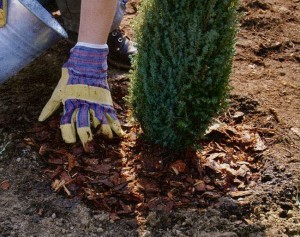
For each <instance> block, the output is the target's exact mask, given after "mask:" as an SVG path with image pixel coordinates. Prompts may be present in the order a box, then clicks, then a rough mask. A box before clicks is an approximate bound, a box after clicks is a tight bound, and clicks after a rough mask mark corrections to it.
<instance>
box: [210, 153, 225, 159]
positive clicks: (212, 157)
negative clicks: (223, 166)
mask: <svg viewBox="0 0 300 237" xmlns="http://www.w3.org/2000/svg"><path fill="white" fill-rule="evenodd" d="M225 156H226V154H225V153H224V152H220V153H213V154H211V155H210V156H209V157H207V160H215V159H216V158H224V157H225Z"/></svg>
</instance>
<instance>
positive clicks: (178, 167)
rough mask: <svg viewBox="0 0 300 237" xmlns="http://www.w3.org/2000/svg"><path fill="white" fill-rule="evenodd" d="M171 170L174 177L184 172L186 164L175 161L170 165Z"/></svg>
mask: <svg viewBox="0 0 300 237" xmlns="http://www.w3.org/2000/svg"><path fill="white" fill-rule="evenodd" d="M171 169H172V170H173V171H174V173H175V174H176V175H178V174H179V173H185V172H186V164H185V163H184V162H183V161H182V160H177V161H175V162H174V163H173V164H172V165H171Z"/></svg>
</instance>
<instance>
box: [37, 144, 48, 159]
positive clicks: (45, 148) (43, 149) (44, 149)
mask: <svg viewBox="0 0 300 237" xmlns="http://www.w3.org/2000/svg"><path fill="white" fill-rule="evenodd" d="M48 149H49V148H48V145H47V144H42V145H41V147H40V149H39V154H40V155H41V156H43V155H45V154H46V152H47V151H48Z"/></svg>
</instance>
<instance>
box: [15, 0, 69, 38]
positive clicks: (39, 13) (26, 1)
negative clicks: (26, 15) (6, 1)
mask: <svg viewBox="0 0 300 237" xmlns="http://www.w3.org/2000/svg"><path fill="white" fill-rule="evenodd" d="M18 1H19V2H20V3H21V4H22V5H23V6H24V7H25V8H27V10H29V11H30V12H31V13H32V14H33V15H35V16H36V17H37V18H39V19H40V20H41V21H42V22H43V23H44V24H46V25H47V26H48V27H49V28H51V29H53V30H54V31H56V32H57V33H58V34H59V35H61V36H62V37H63V38H68V34H67V32H66V31H65V29H64V28H63V27H62V26H61V25H60V24H59V23H58V21H57V20H56V19H54V17H53V16H52V15H51V14H50V13H49V12H48V11H47V10H46V9H45V8H44V7H43V6H42V5H41V4H40V3H39V2H38V1H32V0H18Z"/></svg>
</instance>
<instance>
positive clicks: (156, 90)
mask: <svg viewBox="0 0 300 237" xmlns="http://www.w3.org/2000/svg"><path fill="white" fill-rule="evenodd" d="M237 7H238V0H142V1H141V6H140V8H139V14H138V16H137V18H136V21H135V28H134V29H135V33H136V37H137V43H138V54H137V55H136V56H135V57H134V59H133V65H134V70H132V72H131V90H130V102H131V105H132V107H133V113H134V116H135V117H136V118H137V119H138V120H139V122H140V123H141V126H142V129H143V131H144V133H145V134H144V135H145V138H146V139H147V140H149V141H151V142H154V143H156V144H160V145H162V146H164V147H168V148H171V149H175V150H180V149H185V148H187V147H189V146H192V145H195V144H196V142H197V141H198V140H199V139H200V138H201V136H202V135H203V134H204V133H205V131H206V129H207V128H208V126H209V125H210V123H211V121H212V119H213V118H214V117H215V116H217V115H218V113H219V112H220V111H222V110H223V109H224V108H225V106H226V101H227V97H228V94H229V85H228V84H229V76H230V73H231V69H232V59H233V55H234V48H235V36H236V33H237V29H238V13H237Z"/></svg>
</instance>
